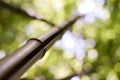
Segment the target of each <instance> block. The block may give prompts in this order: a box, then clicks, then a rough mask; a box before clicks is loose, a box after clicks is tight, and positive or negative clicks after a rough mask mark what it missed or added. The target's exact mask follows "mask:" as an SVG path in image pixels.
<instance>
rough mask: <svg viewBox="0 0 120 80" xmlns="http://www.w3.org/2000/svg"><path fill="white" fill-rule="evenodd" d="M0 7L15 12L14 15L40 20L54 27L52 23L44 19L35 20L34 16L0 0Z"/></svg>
mask: <svg viewBox="0 0 120 80" xmlns="http://www.w3.org/2000/svg"><path fill="white" fill-rule="evenodd" d="M0 6H1V7H4V8H6V9H9V10H11V11H13V12H15V13H18V14H22V15H24V16H26V17H29V18H31V19H36V20H40V21H43V22H45V23H47V24H49V25H51V26H55V24H54V23H52V22H50V21H48V20H46V19H43V18H37V17H36V16H31V15H29V14H28V13H27V12H25V11H24V10H22V9H20V8H18V7H14V6H12V5H10V4H8V3H6V2H5V1H2V0H0Z"/></svg>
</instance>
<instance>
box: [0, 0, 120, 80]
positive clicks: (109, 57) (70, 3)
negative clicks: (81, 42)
mask: <svg viewBox="0 0 120 80" xmlns="http://www.w3.org/2000/svg"><path fill="white" fill-rule="evenodd" d="M5 1H6V2H7V3H9V4H12V5H13V6H16V7H19V8H21V9H23V10H25V11H26V12H27V11H29V10H33V12H34V13H36V14H37V15H40V16H42V17H43V18H45V19H47V20H49V21H51V22H54V23H55V24H61V23H62V22H64V21H65V20H66V19H68V18H69V17H70V16H71V14H72V12H73V11H74V10H75V9H76V8H77V5H78V2H79V3H80V2H81V0H58V1H56V0H21V1H20V0H5ZM104 7H105V8H107V9H108V10H109V11H110V18H109V19H107V20H103V21H102V20H96V21H95V22H93V23H91V24H87V23H84V24H83V25H78V24H75V25H74V27H73V32H74V33H77V34H81V33H82V34H83V35H84V38H85V39H89V38H90V39H94V40H95V42H96V46H95V47H94V49H95V50H96V51H97V52H98V57H97V59H95V60H93V61H91V60H89V59H88V57H87V55H88V51H89V50H90V49H88V50H87V51H86V57H85V58H84V59H83V60H81V61H79V60H76V58H71V59H69V58H67V57H65V56H64V54H65V53H66V52H65V51H63V50H62V49H60V48H58V47H55V46H54V47H52V48H51V49H50V50H49V51H48V52H47V53H46V55H45V57H44V58H43V59H42V60H39V61H38V62H36V63H35V65H33V66H32V67H31V69H30V70H28V72H26V73H25V74H24V76H23V77H25V78H28V79H33V78H34V77H44V78H45V79H46V80H53V79H61V78H66V77H68V76H71V75H74V74H77V73H79V72H81V71H84V72H85V73H84V74H83V75H80V78H81V80H105V79H106V80H110V79H111V78H112V79H111V80H119V79H120V70H119V68H120V1H119V0H106V2H105V5H104ZM81 21H82V20H81ZM79 26H82V27H79ZM50 28H51V26H49V25H48V24H46V23H43V22H41V21H38V20H32V19H30V18H28V17H26V16H24V15H21V14H16V13H14V12H12V11H11V10H8V9H6V8H3V7H0V50H4V51H5V52H6V54H9V53H11V52H13V51H14V50H15V49H17V48H19V47H20V46H21V45H22V44H23V43H24V41H25V40H27V39H28V38H30V37H35V36H37V35H40V34H42V33H44V32H46V31H48V30H49V29H50ZM111 76H112V77H111Z"/></svg>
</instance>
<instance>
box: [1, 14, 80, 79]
mask: <svg viewBox="0 0 120 80" xmlns="http://www.w3.org/2000/svg"><path fill="white" fill-rule="evenodd" d="M78 18H80V16H78V15H77V16H74V17H72V18H71V19H70V20H68V21H66V22H65V23H64V24H62V25H60V26H56V27H53V28H52V29H51V30H49V31H48V32H46V33H45V34H43V35H40V36H38V37H36V38H31V39H29V40H28V41H27V42H26V44H24V45H23V46H22V47H21V48H19V49H17V50H16V51H15V52H13V53H12V54H11V55H9V56H7V57H5V58H4V59H2V60H1V61H0V80H19V79H20V77H21V76H22V75H23V73H25V72H26V71H27V69H29V68H30V67H31V66H32V65H33V64H34V63H35V62H36V61H37V60H38V59H41V58H42V57H43V56H44V54H45V52H46V51H47V50H48V49H49V48H50V47H52V45H53V44H54V43H55V42H56V41H57V40H58V39H60V38H61V36H62V35H63V33H64V32H65V31H66V30H68V29H69V28H70V27H71V26H72V25H73V24H74V23H75V21H76V20H77V19H78Z"/></svg>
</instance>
